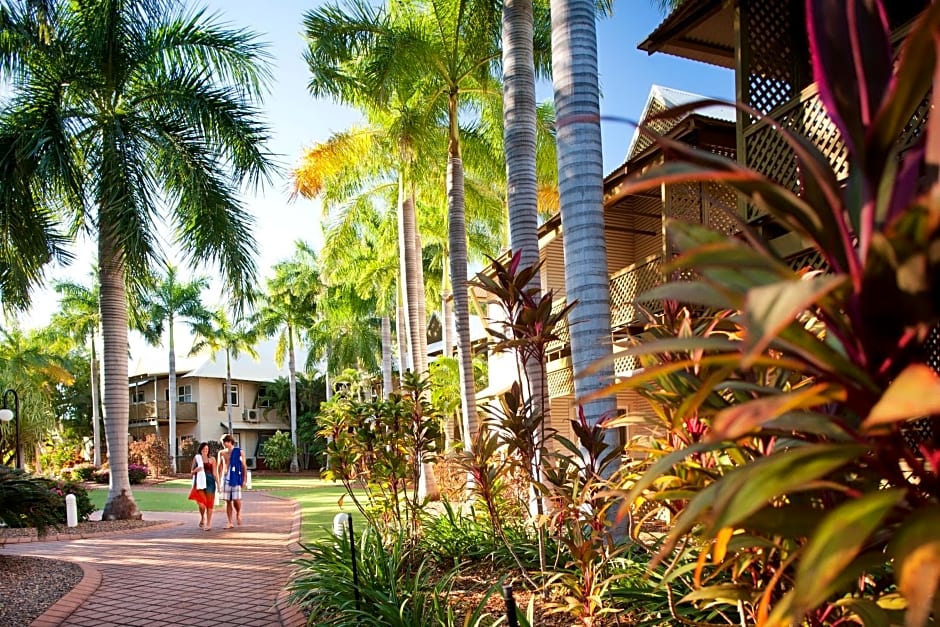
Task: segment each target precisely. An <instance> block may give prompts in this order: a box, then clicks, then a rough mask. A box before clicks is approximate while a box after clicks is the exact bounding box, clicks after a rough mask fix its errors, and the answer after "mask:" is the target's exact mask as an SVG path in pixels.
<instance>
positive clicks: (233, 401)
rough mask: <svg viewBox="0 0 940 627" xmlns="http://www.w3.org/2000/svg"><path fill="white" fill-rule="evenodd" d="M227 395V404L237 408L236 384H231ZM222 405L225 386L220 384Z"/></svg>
mask: <svg viewBox="0 0 940 627" xmlns="http://www.w3.org/2000/svg"><path fill="white" fill-rule="evenodd" d="M228 393H229V403H230V404H231V405H232V407H237V406H238V384H237V383H233V384H232V385H231V387H229V389H228ZM222 405H223V406H224V405H225V384H224V383H223V384H222Z"/></svg>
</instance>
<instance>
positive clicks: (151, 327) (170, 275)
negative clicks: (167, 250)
mask: <svg viewBox="0 0 940 627" xmlns="http://www.w3.org/2000/svg"><path fill="white" fill-rule="evenodd" d="M208 287H209V280H208V279H207V278H205V277H197V278H195V279H192V280H191V281H183V280H180V279H179V276H178V271H177V268H176V266H174V265H172V264H170V265H167V267H166V272H165V273H164V274H163V275H162V276H161V277H160V278H159V279H158V280H157V281H156V282H155V283H154V284H153V285H151V286H149V289H146V288H145V290H144V292H143V294H142V295H141V302H140V303H139V310H140V312H141V315H142V317H143V320H144V321H145V326H144V338H146V340H147V341H148V342H149V343H150V344H151V345H152V346H158V345H159V344H160V343H161V342H162V340H163V334H164V333H166V348H167V354H168V369H167V372H168V373H169V379H170V381H169V384H170V389H169V399H168V407H169V410H170V411H169V413H170V416H169V421H170V436H169V437H170V467H171V468H172V469H173V472H174V473H176V472H177V468H176V462H177V459H176V458H177V456H178V455H179V451H178V449H177V447H176V404H177V401H178V400H179V399H178V394H177V389H176V337H175V332H174V327H175V325H176V323H177V322H182V323H185V324H186V325H188V326H189V328H190V329H192V330H195V328H196V326H197V325H199V324H203V323H205V322H207V321H208V319H209V317H210V315H211V314H210V313H209V310H208V309H206V307H205V305H203V303H202V293H203V292H204V291H205V290H206V289H207V288H208Z"/></svg>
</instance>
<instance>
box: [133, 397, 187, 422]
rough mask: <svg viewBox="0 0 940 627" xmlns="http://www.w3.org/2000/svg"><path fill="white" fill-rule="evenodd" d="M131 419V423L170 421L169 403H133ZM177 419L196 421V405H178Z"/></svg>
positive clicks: (181, 403)
mask: <svg viewBox="0 0 940 627" xmlns="http://www.w3.org/2000/svg"><path fill="white" fill-rule="evenodd" d="M129 417H130V420H131V422H140V421H145V420H169V419H170V403H169V401H156V402H154V401H147V402H144V403H131V405H130V413H129ZM176 418H177V419H178V420H195V419H196V403H183V402H180V403H177V404H176Z"/></svg>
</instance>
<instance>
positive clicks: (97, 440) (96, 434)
mask: <svg viewBox="0 0 940 627" xmlns="http://www.w3.org/2000/svg"><path fill="white" fill-rule="evenodd" d="M95 335H96V334H95V333H92V334H91V438H92V447H93V450H92V452H91V460H92V463H93V464H94V465H95V468H97V467H98V466H100V465H101V413H100V411H99V410H98V351H97V349H96V348H95Z"/></svg>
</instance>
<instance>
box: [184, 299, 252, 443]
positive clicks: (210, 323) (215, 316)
mask: <svg viewBox="0 0 940 627" xmlns="http://www.w3.org/2000/svg"><path fill="white" fill-rule="evenodd" d="M193 334H194V335H195V336H196V339H195V341H194V342H193V347H192V350H191V351H190V352H189V354H190V355H195V354H197V353H200V352H202V351H204V350H208V351H209V353H210V354H211V356H212V359H215V358H216V355H217V354H218V353H219V352H224V353H225V390H224V394H225V413H226V416H227V418H228V434H229V435H232V433H234V429H233V428H232V358H233V357H234V358H238V356H239V355H241V354H242V353H247V354H249V355H251V356H252V357H253V358H255V359H258V353H257V352H256V351H255V347H254V344H255V340H257V339H258V338H257V335H256V333H255V330H254V329H253V328H252V327H251V326H250V325H249V324H248V322H247V321H246V320H245V319H244V318H238V319H236V320H234V321H233V320H232V319H231V318H230V317H229V316H228V314H226V313H225V310H223V309H217V310H215V311H214V312H212V314H211V315H210V316H209V319H208V320H204V321H201V322H198V323H197V324H195V325H193Z"/></svg>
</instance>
